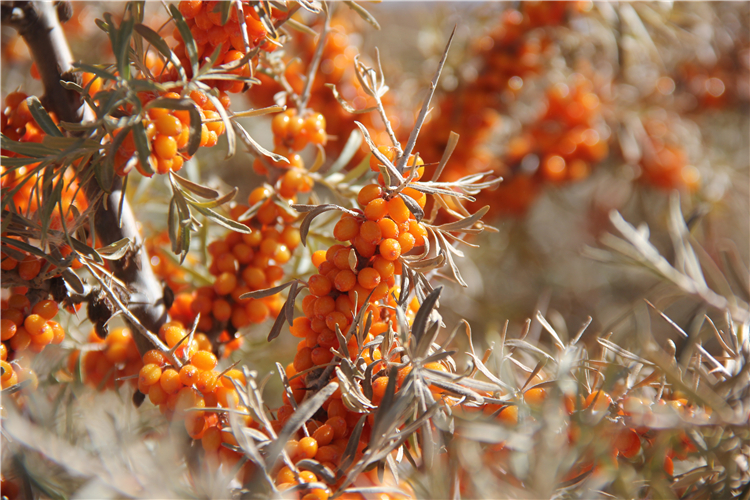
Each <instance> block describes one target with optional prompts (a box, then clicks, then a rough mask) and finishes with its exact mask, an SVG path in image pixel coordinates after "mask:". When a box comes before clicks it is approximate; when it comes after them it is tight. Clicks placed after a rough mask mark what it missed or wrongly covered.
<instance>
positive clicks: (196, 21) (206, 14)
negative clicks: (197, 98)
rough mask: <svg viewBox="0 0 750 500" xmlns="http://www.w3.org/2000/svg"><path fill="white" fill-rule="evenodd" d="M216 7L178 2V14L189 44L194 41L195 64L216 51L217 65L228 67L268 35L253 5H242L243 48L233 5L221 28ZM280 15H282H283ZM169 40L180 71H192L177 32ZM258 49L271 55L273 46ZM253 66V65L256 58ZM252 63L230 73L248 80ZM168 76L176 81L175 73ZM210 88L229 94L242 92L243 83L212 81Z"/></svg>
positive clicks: (198, 0) (196, 1) (214, 4)
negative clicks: (189, 36)
mask: <svg viewBox="0 0 750 500" xmlns="http://www.w3.org/2000/svg"><path fill="white" fill-rule="evenodd" d="M219 3H220V2H216V1H202V0H182V1H181V2H180V3H179V10H180V13H182V16H183V17H184V18H185V21H186V22H187V25H188V26H189V27H190V33H191V34H192V36H193V40H195V43H196V46H197V49H198V51H197V52H198V60H199V61H203V60H204V59H205V58H207V57H210V56H211V55H212V54H213V53H214V51H215V50H216V49H219V51H220V52H219V61H220V63H221V64H228V63H231V62H234V61H237V60H239V59H242V58H243V57H244V56H245V54H246V52H247V51H248V50H252V49H254V48H256V47H258V46H259V45H261V44H262V43H263V42H264V41H265V40H266V38H267V35H268V34H267V32H266V29H265V27H264V26H263V23H262V22H261V20H260V16H259V15H258V13H257V12H256V11H255V8H254V7H253V5H252V4H250V3H249V2H242V19H243V20H244V24H245V31H246V34H247V38H248V43H249V47H246V46H245V41H244V40H245V39H244V37H243V34H242V24H241V23H240V21H239V18H238V17H237V9H236V7H235V6H234V5H232V6H231V7H230V9H229V19H228V20H227V22H226V24H224V25H222V24H221V17H222V16H221V12H220V11H219V9H218V7H219ZM274 12H276V13H278V12H279V11H276V10H274ZM281 14H282V15H283V13H281ZM173 37H174V38H175V39H176V40H177V41H178V42H179V43H178V45H177V47H175V48H174V52H175V54H176V55H177V57H178V58H179V59H180V61H181V63H182V65H183V67H184V68H186V70H187V71H192V69H191V65H190V61H189V59H188V56H187V53H186V51H185V43H184V41H183V40H182V36H181V35H180V32H179V30H178V29H177V28H175V29H174V32H173ZM261 48H262V49H263V50H265V51H273V50H275V49H276V45H275V44H274V43H271V42H269V43H265V44H263V45H261ZM255 62H257V57H256V59H255ZM255 62H250V63H248V64H245V65H243V66H242V67H241V68H237V69H235V70H232V71H231V73H234V74H238V75H241V76H250V75H251V68H250V64H251V63H252V64H253V66H255ZM172 76H173V77H176V73H174V75H172ZM211 84H212V86H213V87H216V88H218V89H219V90H221V91H224V92H232V93H238V92H242V91H243V89H244V87H245V84H244V83H243V82H241V81H231V80H216V81H213V82H211Z"/></svg>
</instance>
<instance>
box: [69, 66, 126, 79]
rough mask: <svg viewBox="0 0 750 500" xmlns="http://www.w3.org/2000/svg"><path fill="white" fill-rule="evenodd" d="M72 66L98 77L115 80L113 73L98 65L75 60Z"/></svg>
mask: <svg viewBox="0 0 750 500" xmlns="http://www.w3.org/2000/svg"><path fill="white" fill-rule="evenodd" d="M73 67H75V68H78V69H80V70H81V71H85V72H86V73H93V74H95V75H96V76H98V77H99V78H103V79H105V80H117V77H116V76H115V75H114V74H112V73H110V72H109V71H106V70H104V69H102V68H100V67H99V66H92V65H91V64H86V63H82V62H75V63H73Z"/></svg>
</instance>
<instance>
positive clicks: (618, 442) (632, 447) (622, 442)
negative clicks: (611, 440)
mask: <svg viewBox="0 0 750 500" xmlns="http://www.w3.org/2000/svg"><path fill="white" fill-rule="evenodd" d="M615 448H616V449H617V450H618V451H619V452H620V455H622V456H623V457H625V458H633V457H634V456H636V455H637V454H638V452H639V451H640V450H641V438H640V437H638V433H637V432H635V431H634V430H633V429H623V430H622V431H620V432H619V433H618V434H617V437H616V438H615Z"/></svg>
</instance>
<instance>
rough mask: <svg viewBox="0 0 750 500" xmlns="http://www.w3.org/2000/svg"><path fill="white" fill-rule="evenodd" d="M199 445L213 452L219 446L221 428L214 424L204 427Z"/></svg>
mask: <svg viewBox="0 0 750 500" xmlns="http://www.w3.org/2000/svg"><path fill="white" fill-rule="evenodd" d="M201 446H202V447H203V449H204V450H205V451H207V452H215V451H218V450H219V448H221V430H220V429H219V428H218V427H216V426H214V427H209V428H208V429H206V432H204V433H203V437H201Z"/></svg>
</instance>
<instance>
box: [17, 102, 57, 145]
mask: <svg viewBox="0 0 750 500" xmlns="http://www.w3.org/2000/svg"><path fill="white" fill-rule="evenodd" d="M26 104H28V105H29V111H31V116H33V117H34V120H36V123H37V124H38V125H39V127H40V128H41V129H42V130H43V131H44V133H45V134H48V135H54V136H57V137H62V135H63V134H62V132H60V129H59V128H57V125H55V122H53V121H52V118H50V116H49V113H47V110H46V109H44V107H43V106H42V103H41V102H39V99H38V98H37V97H36V96H31V97H29V98H28V99H26Z"/></svg>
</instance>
